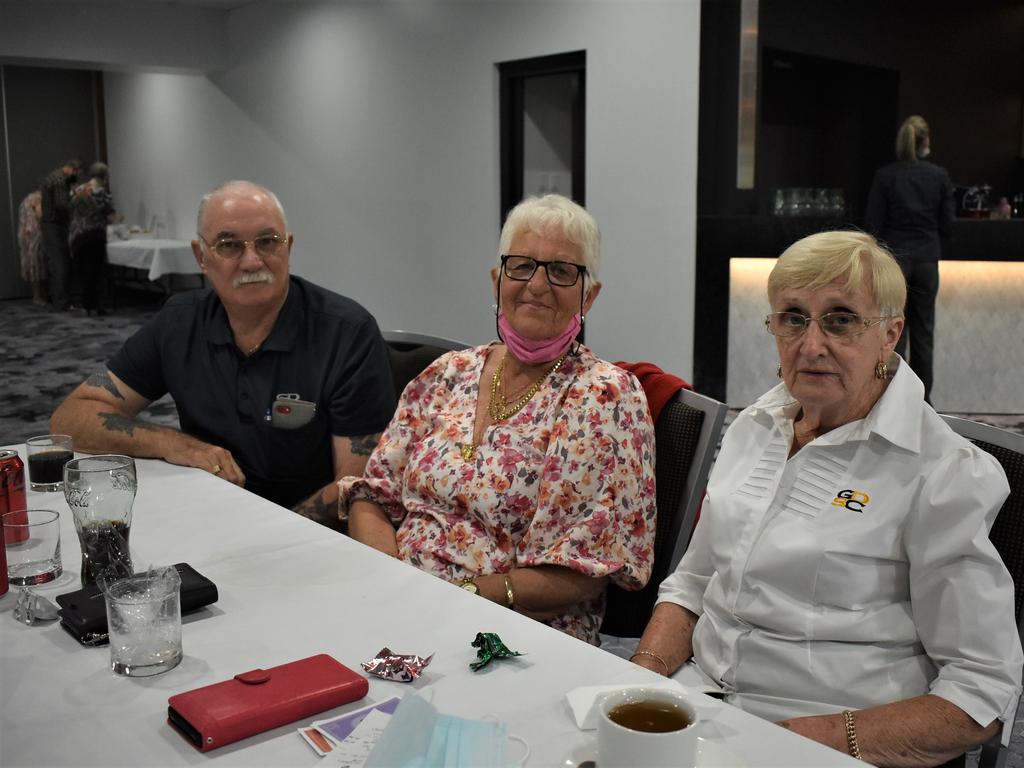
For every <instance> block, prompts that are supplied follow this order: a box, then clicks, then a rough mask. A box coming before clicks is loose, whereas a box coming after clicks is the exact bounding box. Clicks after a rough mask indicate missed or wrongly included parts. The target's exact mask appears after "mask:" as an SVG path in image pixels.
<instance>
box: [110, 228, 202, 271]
mask: <svg viewBox="0 0 1024 768" xmlns="http://www.w3.org/2000/svg"><path fill="white" fill-rule="evenodd" d="M107 261H108V262H109V263H110V264H112V265H114V266H117V267H131V268H132V269H140V270H143V271H144V272H146V276H147V277H148V278H149V279H150V280H151V281H153V282H156V281H157V280H159V279H160V278H161V277H163V276H164V275H198V274H201V272H202V270H200V269H199V265H198V264H197V263H196V259H195V256H194V255H193V254H192V244H191V243H190V242H189V241H188V240H168V239H162V238H160V239H158V238H145V237H136V238H130V239H128V240H110V241H108V242H107Z"/></svg>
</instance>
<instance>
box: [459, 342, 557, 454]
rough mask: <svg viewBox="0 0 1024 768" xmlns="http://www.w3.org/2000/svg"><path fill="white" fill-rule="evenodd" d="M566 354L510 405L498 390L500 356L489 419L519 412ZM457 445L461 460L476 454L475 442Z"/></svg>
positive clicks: (501, 370) (503, 417)
mask: <svg viewBox="0 0 1024 768" xmlns="http://www.w3.org/2000/svg"><path fill="white" fill-rule="evenodd" d="M507 354H508V353H506V355H507ZM568 356H569V350H566V351H565V352H563V353H562V356H561V357H560V358H558V359H557V360H555V362H554V364H552V366H551V367H550V368H548V369H547V370H546V371H544V373H543V375H542V376H541V377H540V378H538V379H537V380H536V381H535V382H533V383H532V384H531V385H530V386H529V387H527V389H526V392H524V393H523V396H522V397H520V398H519V399H518V400H516V401H515V402H514V403H512V405H509V404H508V402H507V401H506V400H505V396H504V395H502V394H501V393H500V392H499V391H498V390H499V389H500V387H501V376H502V374H503V373H504V372H505V358H504V357H502V358H501V362H500V363H498V368H497V370H495V371H494V376H492V377H491V399H490V400H489V401H488V403H487V415H488V416H490V417H491V421H495V422H497V421H504V420H505V419H507V418H508V417H509V416H514V415H515V414H517V413H519V411H521V410H522V409H523V408H524V407H525V406H526V404H527V403H528V402H530V400H531V399H532V398H533V396H534V395H536V394H537V391H538V390H539V389H540V387H541V385H542V384H543V383H544V382H545V381H546V380H547V378H548V376H550V375H551V374H553V373H554V372H555V371H557V370H558V369H559V368H561V367H562V363H564V362H565V358H566V357H568ZM457 445H458V446H459V453H460V454H462V460H463V461H472V460H473V458H474V457H475V456H476V443H472V442H470V443H457Z"/></svg>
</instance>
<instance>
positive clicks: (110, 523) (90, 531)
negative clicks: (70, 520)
mask: <svg viewBox="0 0 1024 768" xmlns="http://www.w3.org/2000/svg"><path fill="white" fill-rule="evenodd" d="M137 488H138V481H137V479H136V474H135V460H134V459H132V458H131V457H130V456H115V455H105V456H89V457H86V458H82V459H72V460H71V461H69V462H68V463H67V464H65V465H64V498H65V499H67V502H68V506H69V507H71V513H72V515H74V519H75V530H76V531H77V532H78V541H79V543H80V544H81V545H82V586H83V587H84V586H86V585H89V584H93V583H96V582H97V580H99V579H100V577H102V578H103V579H116V578H121V577H124V576H130V575H131V574H132V559H131V555H130V554H129V552H128V535H129V533H131V525H132V503H133V502H134V501H135V491H136V489H137Z"/></svg>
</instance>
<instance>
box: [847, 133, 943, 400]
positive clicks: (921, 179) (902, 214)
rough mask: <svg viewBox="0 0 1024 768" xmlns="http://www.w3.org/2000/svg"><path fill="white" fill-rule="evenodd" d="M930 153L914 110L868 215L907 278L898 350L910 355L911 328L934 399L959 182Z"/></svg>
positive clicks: (876, 185) (920, 370)
mask: <svg viewBox="0 0 1024 768" xmlns="http://www.w3.org/2000/svg"><path fill="white" fill-rule="evenodd" d="M930 153H931V139H930V136H929V131H928V123H926V122H925V120H924V118H923V117H921V116H919V115H911V116H910V117H908V118H907V119H906V120H904V121H903V125H901V126H900V129H899V132H898V133H897V134H896V158H897V160H896V162H895V163H890V164H889V165H887V166H885V167H884V168H880V169H879V170H878V171H877V172H876V173H875V178H874V181H873V182H872V183H871V192H870V193H869V194H868V205H867V213H866V215H865V227H866V229H867V230H868V232H870V233H871V234H873V235H874V236H875V237H876V238H878V239H879V240H881V241H883V242H884V243H885V244H886V245H887V246H888V247H889V250H890V251H891V252H892V254H893V256H895V257H896V260H897V261H898V262H899V265H900V267H901V268H902V269H903V276H904V277H905V278H906V279H907V306H906V311H905V317H906V327H905V328H904V330H903V335H902V336H901V337H900V340H899V343H898V344H897V345H896V351H897V352H898V353H899V354H900V355H901V356H902V357H906V350H907V336H908V334H909V336H910V367H911V368H913V369H914V372H915V373H916V374H917V375H918V376H919V377H920V379H921V381H922V382H924V399H925V400H926V401H927V402H928V403H931V391H932V358H933V346H934V342H933V336H934V333H935V296H936V294H938V292H939V259H940V258H942V252H943V250H944V249H945V248H948V242H949V236H950V234H951V233H952V230H953V217H954V216H955V214H956V205H955V204H954V202H953V183H952V182H951V181H950V180H949V174H948V173H946V170H945V169H944V168H940V167H939V166H937V165H935V164H934V163H932V162H929V161H928V160H926V159H925V158H926V157H928V155H929V154H930Z"/></svg>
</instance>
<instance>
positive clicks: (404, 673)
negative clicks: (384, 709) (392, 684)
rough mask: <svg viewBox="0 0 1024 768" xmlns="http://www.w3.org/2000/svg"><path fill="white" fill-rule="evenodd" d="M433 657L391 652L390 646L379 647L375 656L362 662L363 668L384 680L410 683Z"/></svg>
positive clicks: (432, 655) (431, 655)
mask: <svg viewBox="0 0 1024 768" xmlns="http://www.w3.org/2000/svg"><path fill="white" fill-rule="evenodd" d="M433 658H434V654H430V655H429V656H427V657H426V658H423V657H422V656H412V655H402V654H400V653H393V652H392V651H391V649H390V648H381V649H380V652H379V653H378V654H377V655H376V656H374V657H373V658H372V659H370V660H369V661H364V662H363V669H365V670H366V671H367V672H369V673H370V674H372V675H376V676H377V677H381V678H384V679H385V680H397V681H398V682H400V683H411V682H412V681H413V680H415V679H416V678H417V677H419V676H420V674H421V673H422V672H423V670H424V669H426V666H427V664H429V663H430V660H431V659H433Z"/></svg>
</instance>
